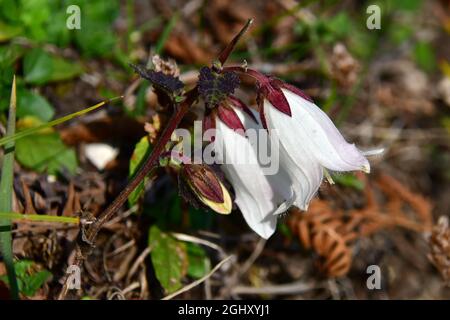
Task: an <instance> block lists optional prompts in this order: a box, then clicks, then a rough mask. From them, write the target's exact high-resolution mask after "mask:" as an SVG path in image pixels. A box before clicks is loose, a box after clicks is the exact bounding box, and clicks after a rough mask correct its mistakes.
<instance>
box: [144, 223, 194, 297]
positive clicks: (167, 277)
mask: <svg viewBox="0 0 450 320" xmlns="http://www.w3.org/2000/svg"><path fill="white" fill-rule="evenodd" d="M149 246H150V248H151V249H152V252H151V259H152V263H153V268H154V269H155V275H156V278H157V279H158V280H159V282H160V283H161V285H162V287H163V288H164V289H165V290H166V293H171V292H174V291H176V290H178V289H179V288H180V287H181V279H182V278H183V277H184V275H186V272H187V270H186V269H187V268H186V266H187V255H186V246H185V244H184V243H183V242H181V241H178V240H176V239H175V238H173V237H172V236H170V235H169V234H167V233H165V232H163V231H161V230H160V229H159V228H158V227H157V226H156V225H153V226H152V227H151V228H150V233H149Z"/></svg>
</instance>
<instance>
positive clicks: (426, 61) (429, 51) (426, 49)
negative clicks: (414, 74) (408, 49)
mask: <svg viewBox="0 0 450 320" xmlns="http://www.w3.org/2000/svg"><path fill="white" fill-rule="evenodd" d="M414 60H415V61H416V63H417V65H418V66H419V67H420V68H422V69H423V70H425V71H426V72H432V71H434V70H435V69H436V55H435V53H434V48H433V47H432V46H431V44H429V43H428V42H418V43H417V44H416V46H415V48H414Z"/></svg>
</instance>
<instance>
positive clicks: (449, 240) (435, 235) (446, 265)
mask: <svg viewBox="0 0 450 320" xmlns="http://www.w3.org/2000/svg"><path fill="white" fill-rule="evenodd" d="M429 245H430V251H431V252H430V254H429V255H428V258H429V259H430V261H431V262H432V263H433V264H434V265H435V266H436V268H437V269H438V270H439V272H440V273H441V274H442V277H443V278H444V281H445V282H446V285H447V286H450V227H449V221H448V217H445V216H442V217H440V218H439V220H438V223H437V224H436V225H435V226H434V227H433V230H432V232H431V236H430V239H429Z"/></svg>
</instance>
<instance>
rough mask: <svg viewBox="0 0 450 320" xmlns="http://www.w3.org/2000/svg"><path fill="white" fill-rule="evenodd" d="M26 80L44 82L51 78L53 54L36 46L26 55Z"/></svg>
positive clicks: (24, 64) (24, 66)
mask: <svg viewBox="0 0 450 320" xmlns="http://www.w3.org/2000/svg"><path fill="white" fill-rule="evenodd" d="M23 72H24V75H25V81H26V82H29V83H32V84H44V83H46V82H48V81H49V80H50V77H51V74H52V72H53V62H52V58H51V56H50V55H49V54H48V53H47V52H45V51H44V50H42V49H40V48H35V49H33V50H31V51H30V52H28V53H27V54H26V55H25V58H24V61H23Z"/></svg>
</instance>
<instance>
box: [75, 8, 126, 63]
mask: <svg viewBox="0 0 450 320" xmlns="http://www.w3.org/2000/svg"><path fill="white" fill-rule="evenodd" d="M71 4H75V5H78V6H79V7H80V9H81V12H82V18H81V29H80V30H72V32H73V34H74V35H75V42H76V44H77V45H78V47H80V48H81V50H82V51H83V54H84V55H86V56H88V57H92V56H107V55H112V53H113V51H114V47H115V45H116V41H117V35H116V34H115V32H114V30H113V22H114V20H115V19H116V17H117V16H118V14H119V1H91V0H74V1H72V2H71Z"/></svg>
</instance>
